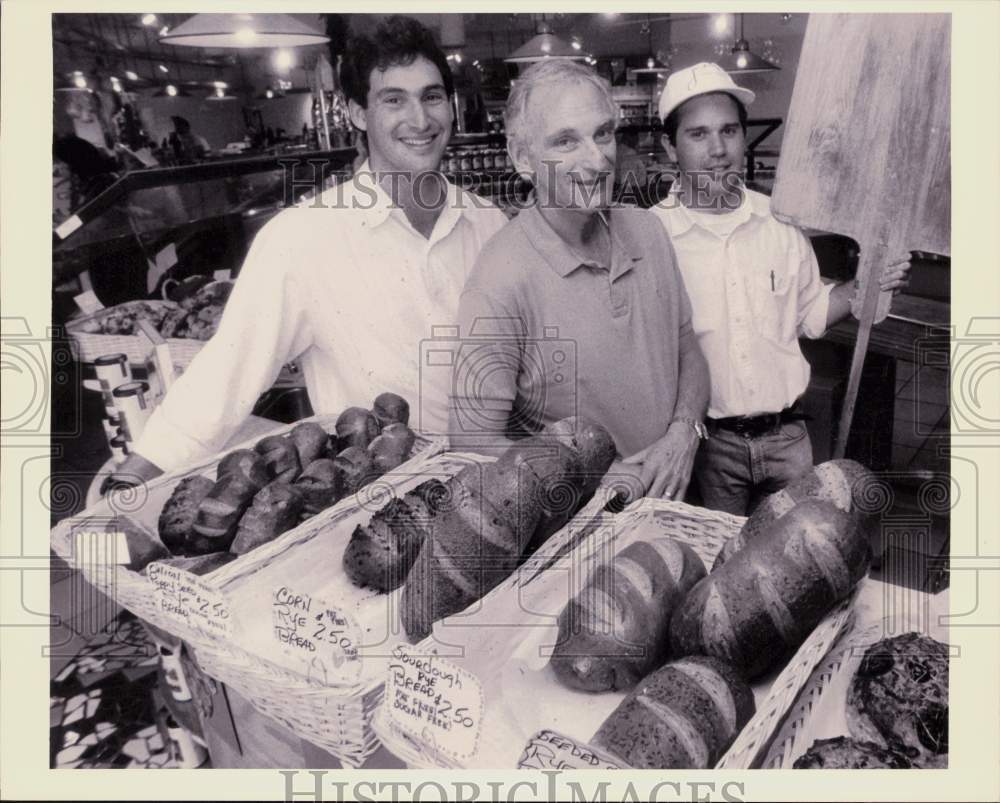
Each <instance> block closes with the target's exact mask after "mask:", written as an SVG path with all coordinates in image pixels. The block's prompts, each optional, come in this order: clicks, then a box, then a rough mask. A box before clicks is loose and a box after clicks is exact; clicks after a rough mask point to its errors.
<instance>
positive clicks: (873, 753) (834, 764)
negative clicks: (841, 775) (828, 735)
mask: <svg viewBox="0 0 1000 803" xmlns="http://www.w3.org/2000/svg"><path fill="white" fill-rule="evenodd" d="M912 766H913V765H912V764H911V763H910V761H909V759H907V758H906V756H901V755H900V754H899V753H896V752H894V751H892V750H888V749H886V748H885V747H880V746H879V745H877V744H875V743H874V742H859V741H856V740H854V739H851V738H850V737H847V736H837V737H836V738H833V739H817V740H816V741H815V742H813V743H812V746H811V747H810V748H809V749H808V750H807V751H806V752H805V753H803V754H802V755H801V756H799V757H798V758H797V759H795V763H794V764H792V769H793V770H821V769H822V770H873V769H888V770H908V769H910V768H911V767H912Z"/></svg>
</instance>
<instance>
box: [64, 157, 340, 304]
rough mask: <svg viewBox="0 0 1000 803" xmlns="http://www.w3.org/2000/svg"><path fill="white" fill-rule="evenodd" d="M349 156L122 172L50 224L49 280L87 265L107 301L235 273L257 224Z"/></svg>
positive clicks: (317, 184)
mask: <svg viewBox="0 0 1000 803" xmlns="http://www.w3.org/2000/svg"><path fill="white" fill-rule="evenodd" d="M355 156H356V151H355V150H354V149H353V148H341V149H337V150H332V151H318V152H309V153H298V154H294V155H293V154H284V155H273V156H261V157H253V158H246V159H220V160H214V161H211V162H205V163H202V164H197V165H188V166H183V167H170V168H152V169H147V170H137V171H134V172H131V173H127V174H126V175H125V176H123V177H122V178H121V179H119V180H118V181H117V182H115V183H114V184H113V185H111V186H110V187H109V188H108V189H106V190H105V191H104V192H102V193H101V194H100V195H98V196H96V197H95V198H93V199H91V200H90V201H88V202H87V203H85V204H84V205H83V206H81V207H80V208H79V209H77V210H76V211H75V212H74V213H73V214H72V215H70V217H68V218H67V219H66V220H64V221H63V222H62V223H60V224H59V225H58V226H56V227H55V229H54V230H53V247H52V276H53V285H54V286H56V287H58V286H60V285H62V284H64V283H66V282H69V281H71V280H72V279H74V278H76V277H78V276H80V275H81V274H84V273H86V277H87V281H88V282H89V283H90V284H91V285H92V287H93V290H94V292H95V294H96V295H97V297H98V299H99V300H100V301H101V302H102V303H103V304H104V305H105V306H112V305H114V304H117V303H121V302H123V301H130V300H134V299H140V298H150V297H153V298H157V297H160V292H159V291H160V286H161V285H162V282H163V281H164V279H165V278H166V277H167V276H168V274H169V276H170V277H171V278H175V279H182V278H184V277H186V276H190V275H194V274H206V275H209V276H211V275H213V274H214V272H215V271H218V270H229V271H231V273H232V275H234V276H235V274H236V273H237V272H238V270H239V267H240V265H241V264H242V261H243V258H244V256H245V255H246V252H247V249H248V248H249V245H250V242H251V241H252V240H253V237H254V235H255V234H256V233H257V231H258V230H259V229H260V228H261V226H263V225H264V223H265V222H267V221H268V220H269V219H270V218H271V217H273V216H274V215H275V214H276V213H277V212H279V211H280V210H281V209H283V208H285V207H287V206H289V205H292V204H294V203H298V202H299V201H301V200H302V199H303V198H305V197H308V196H309V195H310V194H312V193H314V192H316V191H319V190H322V189H323V188H325V187H327V186H329V185H331V184H332V183H333V182H334V181H336V180H337V179H338V178H342V177H344V176H346V175H348V174H349V173H350V170H351V164H352V161H353V159H354V157H355ZM56 322H57V323H59V322H61V321H59V320H58V318H57V319H56Z"/></svg>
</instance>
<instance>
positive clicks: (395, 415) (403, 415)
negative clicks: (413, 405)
mask: <svg viewBox="0 0 1000 803" xmlns="http://www.w3.org/2000/svg"><path fill="white" fill-rule="evenodd" d="M372 413H373V414H374V416H375V418H377V419H378V423H379V426H380V427H381V428H382V429H385V428H386V427H387V426H389V425H390V424H396V423H399V424H403V425H404V426H405V425H406V424H409V423H410V405H409V403H408V402H407V401H406V399H404V398H403V397H402V396H397V395H396V394H395V393H380V394H379V395H378V396H376V397H375V402H374V404H372Z"/></svg>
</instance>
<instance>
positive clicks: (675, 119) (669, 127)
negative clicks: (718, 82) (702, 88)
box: [663, 92, 747, 148]
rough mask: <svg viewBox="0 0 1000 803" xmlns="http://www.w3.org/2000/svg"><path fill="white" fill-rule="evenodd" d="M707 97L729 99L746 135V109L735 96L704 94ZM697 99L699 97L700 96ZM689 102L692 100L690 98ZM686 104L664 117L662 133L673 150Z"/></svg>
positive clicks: (720, 93) (725, 93)
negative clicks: (718, 96) (714, 96)
mask: <svg viewBox="0 0 1000 803" xmlns="http://www.w3.org/2000/svg"><path fill="white" fill-rule="evenodd" d="M705 94H707V95H725V96H726V97H728V98H731V99H732V101H733V103H735V104H736V114H737V115H738V116H739V118H740V128H742V129H743V133H744V134H746V133H747V107H746V106H744V105H743V103H742V102H741V101H740V100H739V98H737V97H736V96H735V95H733V94H730V93H729V92H706V93H705ZM697 97H701V96H700V95H699V96H697ZM691 100H694V98H692V99H691ZM687 104H688V101H684V102H683V103H682V104H681V105H680V106H678V107H677V108H676V109H674V110H673V111H672V112H670V114H668V115H667V116H666V118H665V119H664V120H663V133H664V134H666V135H667V139H668V140H670V144H671V145H673V146H674V147H675V148H676V147H677V126H679V125H680V122H681V110H682V109H683V108H684V107H685V106H686V105H687Z"/></svg>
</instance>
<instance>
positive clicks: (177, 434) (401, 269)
mask: <svg viewBox="0 0 1000 803" xmlns="http://www.w3.org/2000/svg"><path fill="white" fill-rule="evenodd" d="M343 71H344V75H345V76H346V77H347V86H348V87H349V93H350V101H349V107H350V114H351V120H352V121H353V123H354V125H356V126H357V127H358V128H359V129H361V130H363V131H365V132H366V134H367V137H368V152H369V160H368V161H367V162H365V163H363V164H362V165H361V166H360V168H359V170H358V171H357V172H356V173H355V175H354V177H353V178H352V179H351V180H350V181H348V182H345V183H344V184H343V185H341V186H336V187H333V188H332V189H330V190H328V191H326V192H325V193H323V194H321V195H319V196H318V197H317V198H315V199H311V200H309V201H306V202H304V204H303V205H301V206H298V207H294V208H292V209H286V210H285V211H283V212H281V213H280V214H278V215H277V216H276V217H275V218H274V219H273V220H271V221H269V222H268V223H267V225H265V226H264V228H263V229H261V231H260V233H259V234H258V235H257V237H256V239H255V240H254V242H253V245H252V247H251V249H250V252H249V254H248V255H247V258H246V261H245V262H244V264H243V269H242V271H241V272H240V276H239V279H238V280H237V282H236V286H235V287H234V289H233V292H232V295H231V296H230V298H229V301H228V303H227V305H226V309H225V313H224V314H223V316H222V320H221V322H220V324H219V328H218V331H217V333H216V335H215V336H214V337H213V338H212V339H211V340H210V341H209V342H208V343H206V344H205V346H204V348H203V349H202V351H201V353H199V355H198V356H197V357H196V358H195V360H194V361H193V362H192V363H191V365H190V366H189V367H188V369H187V371H185V372H184V374H183V375H182V376H181V377H180V378H179V379H178V380H177V382H176V384H175V385H174V386H173V388H171V390H170V393H169V394H168V395H167V397H166V399H164V401H163V403H162V404H161V405H160V406H159V408H157V409H156V410H155V411H154V413H153V415H152V416H151V417H150V419H149V421H148V423H147V425H146V430H145V432H144V434H143V436H142V438H141V439H140V441H139V442H138V444H137V446H136V450H135V453H134V454H133V455H131V456H130V457H129V458H128V460H127V461H126V462H125V463H124V464H123V465H122V467H121V468H120V470H119V471H118V472H117V475H118V477H120V478H121V479H122V480H123V481H128V480H129V479H131V480H132V481H135V479H136V478H138V479H140V480H141V479H148V478H150V477H152V476H156V474H158V473H160V471H161V470H171V469H174V468H177V467H179V466H182V465H184V464H186V463H190V462H191V461H193V460H196V459H198V458H200V457H204V456H206V455H209V454H212V453H213V452H216V451H218V450H220V449H221V448H223V446H224V444H225V443H226V442H227V440H228V439H229V438H230V437H231V436H232V435H233V433H234V432H235V431H236V429H237V428H238V427H239V426H240V424H241V423H242V422H243V420H244V419H245V418H246V416H247V415H248V414H249V413H250V411H251V410H252V409H253V405H254V403H255V402H256V401H257V398H258V396H259V395H260V394H261V393H262V392H263V391H265V390H266V389H267V388H269V387H270V386H271V384H272V383H273V382H274V380H275V378H276V377H277V375H278V372H279V371H280V370H281V367H282V365H284V364H285V363H286V362H288V361H289V360H292V359H295V360H297V361H298V363H299V364H300V366H301V368H302V372H303V375H304V377H305V382H306V387H307V388H308V391H309V398H310V401H311V403H312V406H313V409H314V410H315V411H316V412H317V413H338V412H340V411H342V410H344V409H345V408H347V407H349V406H352V405H366V404H369V403H370V402H371V400H372V399H373V398H374V397H375V396H376V395H377V394H378V393H380V392H383V391H391V392H394V393H398V394H399V395H401V396H403V397H404V398H406V399H408V400H409V401H410V403H411V405H413V406H414V412H415V413H416V411H417V405H419V406H420V407H419V415H416V414H415V415H414V416H413V418H414V419H415V420H418V421H421V422H424V423H425V426H430V427H433V428H434V429H436V431H444V426H445V425H446V421H447V388H446V387H445V386H444V385H442V386H441V387H439V388H438V387H428V386H426V385H420V384H419V382H420V367H419V359H420V343H421V340H423V339H424V338H427V337H429V336H431V327H432V326H435V325H439V324H450V323H452V322H453V321H454V320H455V315H456V311H457V309H458V298H459V294H460V293H461V290H462V286H463V284H464V283H465V279H466V276H467V275H468V273H469V271H470V270H471V268H472V264H473V262H474V261H475V258H476V256H477V255H478V253H479V249H480V248H481V247H482V245H483V243H485V242H486V240H488V239H489V238H490V237H491V236H492V235H493V234H494V233H495V232H496V231H498V230H499V229H500V227H501V226H502V225H503V224H504V223H505V222H506V218H505V217H504V215H503V213H501V212H500V211H499V210H498V209H497V208H496V207H494V206H492V205H490V204H489V203H488V202H486V201H484V200H483V199H480V198H473V197H472V196H471V195H469V194H468V193H466V192H464V191H463V190H461V189H459V188H457V187H454V186H452V185H450V184H447V183H446V182H445V181H444V178H443V177H442V176H441V174H440V173H438V172H437V168H438V165H439V163H440V161H441V156H442V154H443V152H444V149H445V146H446V145H447V144H448V139H449V137H450V135H451V127H452V111H451V104H450V103H449V93H450V92H451V90H452V82H451V76H450V74H449V71H448V65H447V61H446V60H445V57H444V55H443V54H442V53H441V51H440V50H439V49H438V48H437V46H436V45H435V44H434V40H433V38H432V36H431V34H430V32H429V31H427V30H426V29H425V28H424V27H423V26H421V25H420V24H419V23H417V22H416V21H415V20H412V19H409V18H406V17H399V16H394V17H389V18H388V19H386V20H385V21H384V22H383V23H382V24H381V25H380V26H379V27H378V29H377V30H376V31H375V32H374V34H373V35H372V36H357V37H353V38H352V39H351V40H350V41H349V43H348V46H347V49H346V52H345V54H344V62H343ZM418 391H422V393H421V392H418ZM428 422H429V423H428ZM127 475H130V476H127Z"/></svg>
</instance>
